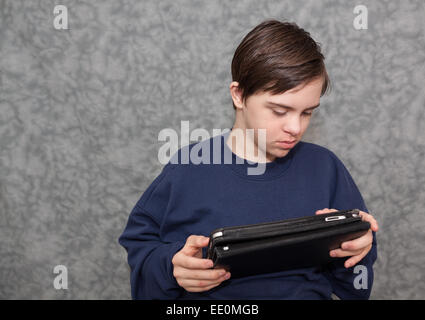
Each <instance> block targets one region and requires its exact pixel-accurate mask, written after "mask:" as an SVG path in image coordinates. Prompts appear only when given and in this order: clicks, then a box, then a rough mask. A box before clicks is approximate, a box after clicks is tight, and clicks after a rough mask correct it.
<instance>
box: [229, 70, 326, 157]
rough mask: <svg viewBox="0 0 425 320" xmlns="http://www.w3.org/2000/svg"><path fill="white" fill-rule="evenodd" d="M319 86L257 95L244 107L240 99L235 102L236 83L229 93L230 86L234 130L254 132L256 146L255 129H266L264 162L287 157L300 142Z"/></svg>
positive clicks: (319, 82)
mask: <svg viewBox="0 0 425 320" xmlns="http://www.w3.org/2000/svg"><path fill="white" fill-rule="evenodd" d="M322 82H323V79H322V78H319V79H316V80H313V81H310V82H308V83H307V84H302V85H299V86H298V87H295V88H293V89H291V90H288V91H286V92H284V93H282V94H278V95H271V94H270V93H269V92H260V93H257V94H255V95H252V96H250V97H248V99H246V101H245V103H241V99H238V97H240V95H239V93H238V91H237V84H238V83H237V82H232V84H235V85H236V87H235V86H233V89H232V84H231V85H230V89H231V93H232V98H233V101H234V103H235V106H236V108H237V114H236V121H235V126H234V128H242V129H254V136H255V144H256V145H258V144H257V141H258V138H257V137H258V131H257V130H255V129H261V128H262V129H266V133H267V137H266V149H267V150H266V158H267V161H273V160H274V159H275V158H276V157H283V156H285V155H287V154H288V152H289V151H290V149H292V148H293V147H294V146H295V145H296V144H297V143H298V142H299V141H300V140H301V138H302V136H303V134H304V132H305V131H306V129H307V127H308V125H309V123H310V119H311V117H312V113H313V110H314V108H316V107H318V105H319V103H320V94H321V91H322ZM279 105H283V106H279ZM282 141H290V142H291V141H293V143H290V144H288V143H284V142H282ZM261 151H262V152H264V151H265V150H261Z"/></svg>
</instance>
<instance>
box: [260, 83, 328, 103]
mask: <svg viewBox="0 0 425 320" xmlns="http://www.w3.org/2000/svg"><path fill="white" fill-rule="evenodd" d="M322 84H323V79H315V80H312V81H306V82H303V83H302V84H300V85H298V86H296V87H294V88H292V89H289V90H287V91H285V92H282V93H278V94H273V93H272V92H271V91H261V92H260V93H259V94H260V96H261V98H262V99H264V100H267V101H272V102H276V103H279V100H281V99H285V98H286V97H288V96H294V95H297V94H300V95H304V93H305V92H307V91H308V92H309V93H313V92H314V91H317V92H318V93H319V91H320V92H321V86H322ZM303 89H306V90H303ZM319 99H320V95H319Z"/></svg>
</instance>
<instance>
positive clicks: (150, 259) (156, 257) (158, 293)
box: [119, 165, 185, 299]
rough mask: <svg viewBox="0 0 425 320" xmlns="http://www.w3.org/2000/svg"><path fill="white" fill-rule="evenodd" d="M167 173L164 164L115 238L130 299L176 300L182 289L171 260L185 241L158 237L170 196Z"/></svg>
mask: <svg viewBox="0 0 425 320" xmlns="http://www.w3.org/2000/svg"><path fill="white" fill-rule="evenodd" d="M171 170H173V168H171V167H170V166H169V165H166V166H165V167H164V169H163V170H162V172H161V174H160V175H159V176H158V177H157V178H156V179H155V180H154V181H153V182H152V184H151V185H150V186H149V187H148V189H147V190H146V191H145V192H144V193H143V195H142V196H141V198H140V199H139V201H138V202H137V203H136V205H135V207H134V209H133V210H132V211H131V213H130V216H129V218H128V222H127V226H126V228H125V229H124V232H123V233H122V235H121V236H120V238H119V243H120V245H121V246H123V247H124V248H125V249H126V251H127V254H128V264H129V266H130V270H131V273H130V284H131V296H132V299H176V298H177V297H178V296H179V295H180V294H181V292H182V290H183V288H181V287H180V286H179V285H178V283H177V281H176V279H175V278H174V276H173V265H172V262H171V260H172V258H173V256H174V254H175V253H177V251H179V250H180V249H181V248H182V247H183V246H184V244H185V242H184V241H174V242H165V241H163V240H162V239H161V237H160V228H161V224H162V217H163V216H164V214H165V210H166V209H167V204H168V200H169V196H170V189H171V180H170V179H169V175H170V171H171Z"/></svg>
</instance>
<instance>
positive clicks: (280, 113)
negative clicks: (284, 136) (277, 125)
mask: <svg viewBox="0 0 425 320" xmlns="http://www.w3.org/2000/svg"><path fill="white" fill-rule="evenodd" d="M273 113H274V114H276V115H278V116H283V115H285V114H286V112H277V111H274V110H273Z"/></svg>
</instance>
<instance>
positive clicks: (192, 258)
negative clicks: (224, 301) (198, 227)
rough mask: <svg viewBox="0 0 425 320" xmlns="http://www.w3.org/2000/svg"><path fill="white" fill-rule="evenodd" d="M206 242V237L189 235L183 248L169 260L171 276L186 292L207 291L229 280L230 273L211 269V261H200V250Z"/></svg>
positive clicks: (207, 239)
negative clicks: (171, 267) (172, 267)
mask: <svg viewBox="0 0 425 320" xmlns="http://www.w3.org/2000/svg"><path fill="white" fill-rule="evenodd" d="M208 242H209V238H208V237H204V236H195V235H190V236H189V237H188V238H187V239H186V244H185V245H184V247H183V248H182V249H181V250H180V251H178V252H177V253H176V254H175V255H174V256H173V259H172V260H171V261H172V263H173V266H174V270H173V275H174V277H175V278H176V280H177V283H178V284H179V285H180V286H181V287H183V288H184V289H185V290H186V291H189V292H202V291H207V290H210V289H212V288H214V287H216V286H218V285H219V284H220V283H222V282H223V281H224V280H227V279H229V278H230V273H229V272H226V270H224V269H211V268H212V266H213V262H212V260H210V259H202V248H203V247H206V246H207V245H208Z"/></svg>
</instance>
